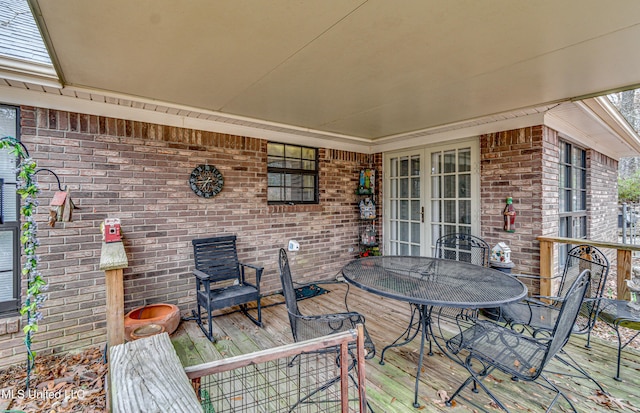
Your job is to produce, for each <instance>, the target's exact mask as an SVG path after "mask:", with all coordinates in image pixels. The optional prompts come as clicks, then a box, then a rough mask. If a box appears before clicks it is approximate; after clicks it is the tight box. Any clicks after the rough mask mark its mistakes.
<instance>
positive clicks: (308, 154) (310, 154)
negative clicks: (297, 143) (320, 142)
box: [302, 148, 316, 161]
mask: <svg viewBox="0 0 640 413" xmlns="http://www.w3.org/2000/svg"><path fill="white" fill-rule="evenodd" d="M302 159H311V160H312V161H315V160H316V150H315V149H312V148H302Z"/></svg>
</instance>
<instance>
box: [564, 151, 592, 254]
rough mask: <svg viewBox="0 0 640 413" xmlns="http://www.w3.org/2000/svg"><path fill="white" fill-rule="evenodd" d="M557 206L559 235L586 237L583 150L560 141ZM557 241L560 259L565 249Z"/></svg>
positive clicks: (585, 166) (585, 191)
mask: <svg viewBox="0 0 640 413" xmlns="http://www.w3.org/2000/svg"><path fill="white" fill-rule="evenodd" d="M558 176H559V182H558V188H559V194H558V200H559V202H558V208H559V211H558V213H559V216H560V226H559V234H558V235H559V236H560V237H567V238H586V237H587V151H585V150H584V149H582V148H579V147H577V146H575V145H573V144H572V143H569V142H565V141H560V170H559V174H558ZM569 247H570V246H569V245H567V244H560V251H559V258H560V262H564V258H565V257H566V254H567V251H568V248H569Z"/></svg>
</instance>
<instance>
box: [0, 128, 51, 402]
mask: <svg viewBox="0 0 640 413" xmlns="http://www.w3.org/2000/svg"><path fill="white" fill-rule="evenodd" d="M1 149H8V150H9V153H11V154H12V155H15V156H16V157H17V159H18V161H19V164H18V168H17V174H18V185H17V192H18V194H20V196H21V198H22V206H21V207H20V215H21V216H22V217H23V220H22V225H21V227H20V229H21V233H20V244H21V245H22V254H23V256H24V264H23V266H22V276H23V277H24V278H26V279H27V294H26V297H25V301H24V303H23V305H22V308H21V309H20V314H21V315H23V316H26V325H25V326H24V327H23V331H24V334H25V338H24V343H25V346H26V347H27V382H26V388H27V391H28V390H29V377H30V375H31V369H32V368H33V366H34V363H35V356H36V353H35V351H33V350H32V349H31V340H32V338H33V334H34V333H36V332H37V331H38V322H39V321H40V320H42V312H41V311H40V308H41V307H42V304H43V303H44V301H45V299H46V296H45V295H44V292H45V291H46V288H47V284H46V282H45V281H44V279H43V278H42V274H41V273H40V271H38V261H39V258H38V255H37V254H36V249H37V247H38V245H40V244H39V242H38V236H37V235H38V223H37V222H36V219H35V216H36V212H37V208H38V200H37V196H38V193H39V192H40V189H39V187H38V184H37V182H36V181H35V179H34V177H35V174H36V173H37V170H36V161H35V160H33V159H31V157H30V156H29V152H28V151H27V148H26V147H25V146H24V145H23V144H22V143H20V141H18V140H17V139H15V138H12V137H9V136H7V137H4V138H1V139H0V150H1Z"/></svg>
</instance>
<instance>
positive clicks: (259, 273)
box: [238, 262, 264, 293]
mask: <svg viewBox="0 0 640 413" xmlns="http://www.w3.org/2000/svg"><path fill="white" fill-rule="evenodd" d="M238 264H239V265H240V281H241V282H242V283H243V284H248V285H252V286H253V287H255V288H257V289H258V293H260V279H261V278H262V271H264V267H260V266H258V265H253V264H245V263H242V262H240V263H238ZM245 268H251V269H253V270H255V272H256V283H255V284H253V283H250V282H247V281H246V279H245V276H244V269H245Z"/></svg>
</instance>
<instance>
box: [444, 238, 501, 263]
mask: <svg viewBox="0 0 640 413" xmlns="http://www.w3.org/2000/svg"><path fill="white" fill-rule="evenodd" d="M490 250H491V249H490V248H489V244H487V242H486V241H485V240H483V239H482V238H479V237H476V236H474V235H470V234H459V233H457V234H448V235H443V236H442V237H440V238H438V240H437V241H436V258H444V259H447V260H455V261H465V262H470V263H472V264H476V265H481V266H483V267H488V266H489V251H490Z"/></svg>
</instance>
